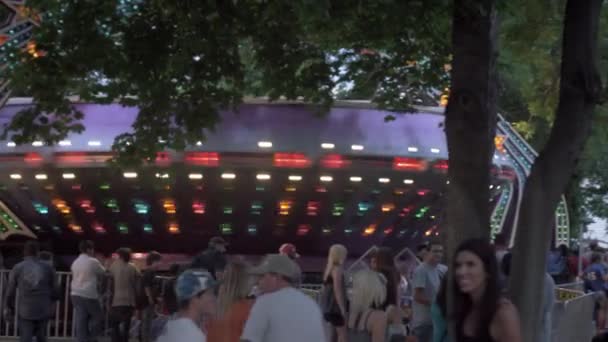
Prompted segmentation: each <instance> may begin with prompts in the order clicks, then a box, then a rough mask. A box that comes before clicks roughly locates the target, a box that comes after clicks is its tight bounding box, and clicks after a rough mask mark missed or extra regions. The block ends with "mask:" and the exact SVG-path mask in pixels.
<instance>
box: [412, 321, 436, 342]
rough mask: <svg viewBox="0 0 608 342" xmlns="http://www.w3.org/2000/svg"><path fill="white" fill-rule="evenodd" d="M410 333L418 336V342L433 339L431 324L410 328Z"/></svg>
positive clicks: (428, 341)
mask: <svg viewBox="0 0 608 342" xmlns="http://www.w3.org/2000/svg"><path fill="white" fill-rule="evenodd" d="M412 335H414V336H416V337H417V338H418V342H432V341H433V324H423V325H419V326H417V327H414V328H413V329H412Z"/></svg>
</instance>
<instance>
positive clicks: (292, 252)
mask: <svg viewBox="0 0 608 342" xmlns="http://www.w3.org/2000/svg"><path fill="white" fill-rule="evenodd" d="M279 254H283V255H287V256H288V257H289V258H290V259H291V260H295V259H298V258H299V257H300V254H298V251H297V250H296V246H294V244H292V243H284V244H282V245H281V248H279Z"/></svg>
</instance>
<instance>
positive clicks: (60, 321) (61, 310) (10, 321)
mask: <svg viewBox="0 0 608 342" xmlns="http://www.w3.org/2000/svg"><path fill="white" fill-rule="evenodd" d="M9 273H10V270H0V295H1V296H2V300H4V297H5V295H6V291H7V288H8V279H9ZM71 280H72V275H71V273H69V272H57V283H58V286H59V290H60V299H59V301H57V303H56V305H55V308H54V315H53V317H51V319H50V320H49V324H48V327H47V336H48V337H49V338H53V339H71V338H72V336H74V327H73V325H72V317H73V316H74V314H73V308H72V305H71V302H70V282H71ZM18 298H19V295H18V294H17V296H16V298H15V305H14V307H15V309H16V308H17V307H18V304H19V303H18V300H19V299H18ZM3 304H4V303H3ZM3 309H4V307H3ZM3 311H4V310H3ZM16 311H17V310H14V311H13V312H12V315H11V316H10V317H6V315H5V312H2V315H1V317H0V337H18V336H19V320H18V318H17V312H16Z"/></svg>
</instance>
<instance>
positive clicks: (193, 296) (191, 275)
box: [156, 270, 217, 342]
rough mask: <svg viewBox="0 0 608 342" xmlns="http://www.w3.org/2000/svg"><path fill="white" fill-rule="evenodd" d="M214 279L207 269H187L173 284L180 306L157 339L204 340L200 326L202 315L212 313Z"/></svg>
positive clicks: (165, 341) (163, 341) (159, 341)
mask: <svg viewBox="0 0 608 342" xmlns="http://www.w3.org/2000/svg"><path fill="white" fill-rule="evenodd" d="M216 286H217V282H216V281H215V280H214V279H213V276H211V274H210V273H209V272H206V271H202V270H187V271H185V272H184V273H182V274H181V275H180V276H179V277H178V278H177V282H176V283H175V295H176V297H177V302H178V306H179V312H178V314H177V317H176V318H175V319H173V320H170V321H168V322H167V324H166V325H165V327H164V330H163V332H162V334H161V335H160V336H159V337H158V339H157V340H156V342H177V341H179V342H201V341H202V342H206V340H207V338H206V336H205V334H204V333H203V331H202V330H201V329H200V324H201V319H202V317H203V315H205V314H213V313H214V312H215V306H216V298H215V288H216Z"/></svg>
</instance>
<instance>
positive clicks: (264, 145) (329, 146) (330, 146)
mask: <svg viewBox="0 0 608 342" xmlns="http://www.w3.org/2000/svg"><path fill="white" fill-rule="evenodd" d="M258 147H259V148H272V142H271V141H259V142H258ZM321 148H322V149H324V150H333V149H334V148H336V145H335V144H333V143H328V142H324V143H321ZM350 149H351V150H353V151H363V150H364V149H365V146H363V145H358V144H354V145H351V146H350ZM407 150H408V152H418V147H414V146H410V147H408V148H407ZM430 151H431V153H435V154H437V153H440V152H441V150H440V149H438V148H431V150H430Z"/></svg>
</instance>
